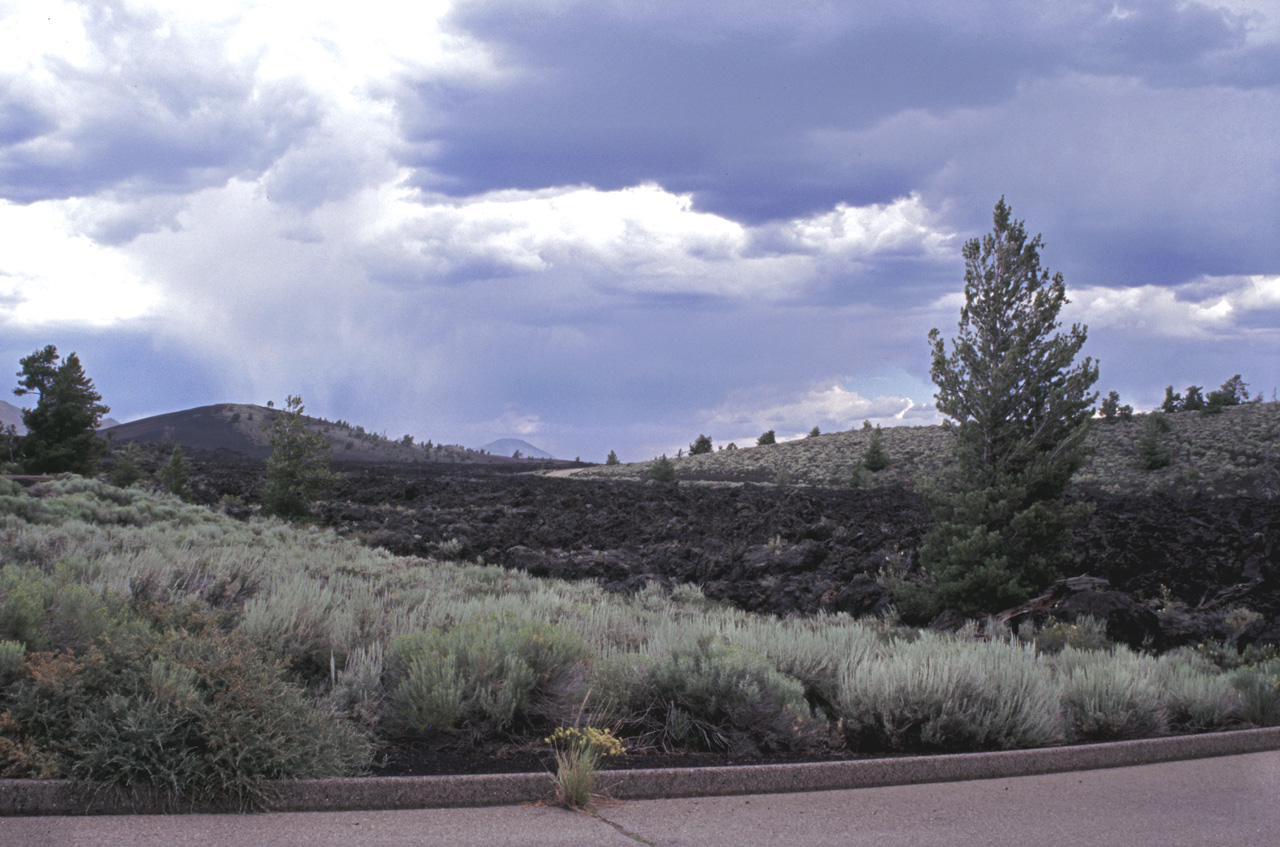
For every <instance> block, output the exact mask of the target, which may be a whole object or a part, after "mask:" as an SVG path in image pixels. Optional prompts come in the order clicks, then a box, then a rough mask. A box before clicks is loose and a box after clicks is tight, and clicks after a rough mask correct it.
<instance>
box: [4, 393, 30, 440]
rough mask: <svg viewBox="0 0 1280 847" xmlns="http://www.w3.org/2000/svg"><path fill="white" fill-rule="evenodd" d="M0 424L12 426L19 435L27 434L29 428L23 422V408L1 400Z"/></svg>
mask: <svg viewBox="0 0 1280 847" xmlns="http://www.w3.org/2000/svg"><path fill="white" fill-rule="evenodd" d="M0 426H12V427H13V428H14V429H16V430H17V431H18V435H26V432H27V428H26V427H25V426H24V425H23V423H22V409H20V408H18V407H17V406H15V405H13V404H12V403H6V402H5V401H3V400H0Z"/></svg>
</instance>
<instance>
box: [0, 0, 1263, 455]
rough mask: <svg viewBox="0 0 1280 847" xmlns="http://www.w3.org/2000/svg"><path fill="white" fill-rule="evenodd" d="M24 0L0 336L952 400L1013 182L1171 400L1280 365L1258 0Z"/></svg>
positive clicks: (93, 352)
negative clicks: (934, 353)
mask: <svg viewBox="0 0 1280 847" xmlns="http://www.w3.org/2000/svg"><path fill="white" fill-rule="evenodd" d="M217 5H218V8H204V7H191V6H190V4H185V3H179V2H177V0H173V2H170V0H151V2H142V0H137V2H134V0H115V1H114V2H92V3H87V2H86V3H71V2H39V3H36V2H34V0H32V1H31V2H18V3H15V4H10V5H9V6H7V7H6V11H5V12H3V13H0V14H3V15H4V17H3V18H2V19H0V327H3V338H4V342H3V343H0V355H3V356H7V357H8V358H9V359H10V360H11V361H12V362H14V369H15V370H16V362H17V359H18V358H19V357H21V356H24V355H27V354H28V353H29V352H31V350H32V349H35V348H37V347H39V346H43V345H44V344H46V343H56V344H58V345H59V347H60V348H63V349H66V350H71V349H77V350H78V351H79V352H80V354H81V358H82V360H84V361H85V365H86V368H87V369H88V370H89V372H90V374H91V375H92V376H94V377H95V380H96V381H97V383H98V385H99V388H100V389H101V390H102V391H103V393H104V395H105V396H106V399H107V401H108V402H109V403H110V404H111V405H112V407H113V415H114V416H115V417H117V418H119V419H122V420H124V419H128V418H130V417H137V416H141V415H145V414H152V413H157V412H163V411H170V410H173V409H178V408H183V407H186V406H191V405H198V404H202V403H212V402H219V401H248V402H265V401H266V400H267V399H276V400H280V399H282V398H283V397H284V395H286V394H289V393H301V394H302V395H303V397H304V399H305V400H306V401H307V404H308V408H309V410H310V411H312V412H314V413H316V414H321V415H325V416H327V417H330V418H346V419H349V420H352V421H355V422H358V423H362V424H363V425H365V426H366V427H369V428H371V429H374V430H378V431H381V430H386V431H387V432H388V433H389V434H391V435H393V436H398V435H400V434H402V433H406V432H407V433H413V434H414V435H415V436H417V437H419V438H421V439H423V440H425V439H427V438H432V439H434V440H436V441H443V442H462V443H468V444H483V443H485V442H487V441H490V440H492V439H494V438H497V437H502V436H507V435H519V436H520V437H522V438H525V439H526V440H530V441H532V442H534V443H535V444H537V445H538V446H540V447H543V448H544V449H547V450H549V451H551V452H552V453H554V454H556V455H559V456H569V457H572V456H575V455H581V456H582V457H583V458H590V459H597V460H599V459H602V458H603V456H604V454H605V453H607V452H608V451H609V450H610V449H616V450H617V451H618V452H619V454H620V455H621V456H622V457H623V458H624V459H644V458H648V457H650V456H652V455H655V454H657V453H659V452H668V453H671V452H674V451H675V449H677V448H678V447H680V446H683V445H686V444H687V443H688V442H689V441H691V440H692V438H693V437H694V436H696V435H697V434H698V433H699V432H706V433H707V434H708V435H711V436H712V437H713V438H714V439H715V440H716V441H717V443H724V442H727V441H729V440H735V439H736V440H738V441H739V443H742V442H743V441H744V440H745V439H747V438H750V437H754V436H755V435H758V434H759V433H760V432H762V431H763V430H765V429H776V430H777V431H778V433H779V434H780V435H785V436H791V435H800V434H803V433H805V432H807V431H808V430H809V429H810V428H811V427H812V426H815V425H818V426H820V427H821V428H822V429H823V430H824V431H829V430H834V429H842V428H849V427H853V426H857V425H861V423H862V420H864V419H870V420H872V421H873V422H879V423H884V424H886V425H894V424H901V423H928V422H931V421H933V420H936V412H934V411H933V409H932V385H931V383H930V382H929V378H928V354H927V348H926V345H925V335H926V333H927V332H928V330H929V329H930V328H931V327H935V326H936V327H939V328H941V329H942V330H943V332H944V333H947V332H950V331H951V330H952V329H953V328H954V326H955V322H956V320H957V317H958V312H959V306H960V303H961V298H960V291H961V290H962V287H963V281H962V276H963V267H962V262H961V259H960V248H961V245H962V244H963V242H964V241H965V240H966V239H968V238H971V237H975V236H978V235H980V234H981V233H983V232H984V231H986V230H987V229H989V228H990V215H991V208H992V206H993V205H994V203H995V201H996V200H997V199H999V198H1000V197H1002V196H1003V197H1005V198H1006V200H1007V201H1008V202H1009V203H1010V205H1011V206H1012V207H1013V210H1014V214H1015V215H1016V216H1017V217H1019V218H1022V219H1025V220H1026V221H1027V226H1028V228H1029V229H1030V230H1031V231H1033V232H1041V233H1043V235H1044V239H1045V249H1044V250H1043V253H1042V256H1043V259H1044V261H1045V264H1046V265H1047V266H1048V267H1049V268H1050V269H1052V270H1060V271H1062V272H1063V273H1064V275H1065V277H1066V280H1067V285H1068V289H1069V296H1070V297H1071V298H1072V301H1073V302H1072V304H1071V306H1070V307H1069V310H1068V311H1069V313H1068V314H1067V315H1064V318H1066V319H1068V320H1073V321H1082V322H1084V323H1087V324H1088V325H1089V327H1090V333H1089V342H1088V345H1087V349H1086V352H1087V353H1089V354H1090V355H1092V356H1093V357H1094V358H1095V359H1098V360H1100V361H1101V364H1102V382H1101V384H1100V386H1099V387H1100V388H1103V390H1104V391H1105V390H1110V389H1113V388H1114V389H1117V390H1120V391H1121V393H1122V395H1124V396H1125V399H1126V401H1127V402H1132V403H1133V404H1134V405H1135V406H1137V407H1139V408H1143V407H1150V406H1153V405H1155V404H1157V403H1158V402H1159V399H1160V397H1161V396H1162V395H1163V387H1164V385H1166V384H1170V383H1173V384H1175V385H1178V386H1185V385H1187V384H1192V383H1195V384H1201V385H1210V386H1212V385H1216V384H1217V383H1219V382H1221V381H1223V380H1225V379H1226V378H1227V377H1229V376H1231V375H1232V374H1234V373H1241V374H1243V375H1244V378H1245V380H1246V381H1248V382H1251V383H1252V384H1253V385H1254V387H1255V389H1261V390H1263V391H1267V392H1269V391H1270V389H1271V387H1272V385H1273V384H1274V383H1276V382H1277V375H1276V372H1275V362H1276V361H1280V329H1278V328H1280V289H1278V288H1277V286H1278V285H1280V239H1277V238H1276V232H1277V226H1278V223H1280V220H1278V219H1280V172H1278V171H1280V155H1277V147H1276V143H1275V139H1276V138H1278V137H1280V117H1277V116H1280V15H1277V14H1276V13H1275V12H1273V11H1269V10H1266V9H1260V8H1255V4H1250V3H1246V2H1236V0H1231V2H1220V3H1213V4H1209V3H1194V2H1193V3H1184V2H1172V0H1168V1H1167V2H1166V0H1137V1H1136V2H1129V3H1120V4H1116V3H1112V2H1105V3H1103V2H1096V3H1095V2H1073V3H1065V4H1064V3H1025V2H982V3H978V2H962V1H961V0H957V2H950V3H946V4H938V3H933V2H929V3H925V2H893V3H889V2H883V3H876V2H872V3H857V4H830V3H820V2H812V3H806V2H801V3H794V4H787V6H786V8H785V9H783V8H781V7H779V6H778V4H776V3H768V2H752V0H736V2H722V3H695V4H690V3H676V2H662V3H653V2H618V3H609V4H602V3H596V2H572V0H547V2H529V0H520V2H515V0H500V1H498V2H456V3H450V2H437V3H424V4H416V5H415V6H414V7H413V8H412V9H406V8H405V7H403V5H402V4H393V3H383V2H370V3H366V4H360V7H359V8H354V7H348V6H346V5H343V4H333V5H327V4H315V3H309V4H296V5H293V4H282V3H270V4H267V3H258V2H250V1H249V0H246V2H243V3H241V4H239V5H234V4H217Z"/></svg>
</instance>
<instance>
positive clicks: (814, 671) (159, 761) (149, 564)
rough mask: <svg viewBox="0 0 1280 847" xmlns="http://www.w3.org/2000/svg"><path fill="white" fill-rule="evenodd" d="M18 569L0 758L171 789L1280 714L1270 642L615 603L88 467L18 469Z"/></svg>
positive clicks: (225, 791) (14, 507) (1200, 726)
mask: <svg viewBox="0 0 1280 847" xmlns="http://www.w3.org/2000/svg"><path fill="white" fill-rule="evenodd" d="M0 560H2V561H3V562H5V565H4V566H3V567H0V776H61V777H73V778H78V779H83V780H86V781H90V782H93V783H96V784H102V785H115V786H120V787H122V788H125V789H127V790H132V789H137V790H141V789H144V788H150V789H154V790H158V791H160V792H162V793H165V794H167V795H168V796H170V797H172V798H173V799H174V802H175V805H176V804H179V803H185V802H188V801H205V800H221V801H224V802H230V803H233V804H238V805H250V804H252V803H254V802H256V801H257V800H258V799H260V798H261V796H262V793H263V791H265V790H266V788H267V785H268V783H269V781H270V780H272V779H277V778H289V777H298V776H319V775H337V774H342V773H356V772H359V771H360V770H361V769H362V768H364V767H365V766H367V764H368V762H369V760H370V747H371V743H373V742H375V741H381V742H390V741H396V740H403V739H410V740H413V741H415V742H416V741H424V740H430V741H436V742H440V743H444V744H457V745H462V746H471V745H474V744H476V743H482V742H499V743H502V744H505V745H511V744H515V745H525V746H541V745H542V744H543V739H545V738H547V737H554V733H555V730H556V729H557V728H564V727H568V726H587V727H609V728H610V729H611V730H612V731H613V733H614V734H615V735H616V739H617V740H618V741H619V742H620V743H622V744H625V746H626V747H627V749H628V750H630V751H632V753H633V754H641V755H643V753H644V752H645V751H646V750H652V749H667V750H715V751H729V752H732V753H735V754H753V753H791V752H798V751H806V750H814V749H819V748H823V747H826V746H828V745H832V744H847V745H851V746H855V747H857V748H859V749H887V750H914V749H974V748H1007V747H1015V746H1026V745H1040V744H1053V743H1060V742H1063V741H1070V740H1077V739H1079V740H1087V739H1093V738H1111V737H1130V736H1133V735H1136V734H1145V733H1160V732H1169V731H1185V730H1205V729H1219V728H1225V727H1230V726H1238V725H1246V724H1247V723H1253V724H1269V723H1276V722H1280V660H1276V659H1275V657H1274V654H1273V653H1271V654H1268V653H1266V652H1265V651H1258V650H1256V649H1251V648H1246V649H1245V650H1243V651H1237V650H1236V649H1235V648H1234V647H1230V646H1226V645H1217V646H1210V647H1207V648H1205V649H1203V650H1199V651H1191V650H1184V651H1179V652H1177V653H1173V654H1169V655H1168V656H1165V657H1161V658H1159V659H1154V658H1152V657H1149V656H1143V655H1139V654H1135V653H1133V652H1132V651H1129V650H1127V649H1126V648H1123V647H1117V646H1115V645H1112V644H1110V643H1108V642H1106V640H1105V637H1104V634H1103V632H1102V629H1101V627H1100V626H1098V625H1097V624H1093V623H1091V622H1088V621H1084V622H1078V623H1076V624H1069V625H1068V624H1049V625H1047V626H1045V627H1043V628H1041V629H1039V630H1034V629H1031V628H1027V629H1026V630H1024V631H1021V632H1019V634H1018V638H1016V639H1015V638H1014V637H1013V636H1011V634H1010V633H1008V631H1007V630H1003V631H1002V630H1001V629H1000V628H999V627H998V626H989V627H987V632H986V634H980V633H978V631H977V630H976V629H971V630H966V631H962V632H961V633H958V634H955V635H943V634H938V633H932V632H915V631H913V630H906V629H902V628H899V627H895V626H892V625H890V624H888V623H886V622H883V621H854V620H852V619H850V618H848V617H847V616H843V615H834V616H818V617H813V618H806V619H797V620H775V619H771V618H765V617H760V616H755V615H750V614H747V613H745V612H741V611H738V610H734V609H731V608H727V607H723V606H719V605H717V604H715V603H713V602H711V601H708V600H707V599H706V598H705V597H703V596H702V595H701V593H700V592H699V591H698V589H696V588H694V587H691V586H679V587H676V588H674V589H671V590H662V589H660V588H658V587H657V586H650V587H649V588H647V589H645V590H643V591H640V592H638V593H637V594H635V595H633V596H631V597H625V598H623V597H617V596H612V595H607V594H605V593H604V592H603V591H602V590H601V589H600V588H599V587H598V586H596V585H594V584H591V583H562V582H555V581H551V580H539V579H535V578H533V577H530V576H528V575H527V574H523V573H517V572H510V571H504V570H502V569H500V568H496V567H491V566H490V567H484V566H478V565H466V564H459V563H453V562H444V561H436V560H419V559H405V558H397V557H393V556H390V555H388V554H386V553H383V552H379V551H375V550H370V549H367V548H363V547H360V546H358V545H355V544H353V543H349V542H346V541H342V540H341V539H338V538H336V537H335V536H333V535H331V534H329V533H323V532H317V531H315V530H308V529H300V528H296V527H293V526H291V525H288V524H285V523H282V522H279V521H274V520H258V519H254V520H252V521H250V522H248V523H241V522H237V521H233V520H231V519H228V518H225V517H224V516H220V515H217V514H215V513H212V512H209V511H206V510H202V509H199V508H196V507H193V506H189V505H187V504H184V503H182V502H181V501H179V500H178V499H177V498H174V497H172V496H168V495H155V494H147V493H146V492H141V491H138V490H135V489H128V490H121V489H116V488H112V487H110V486H107V485H104V484H101V483H97V482H93V481H86V480H76V479H66V480H58V481H55V482H52V483H48V484H45V485H43V486H42V487H41V488H40V489H38V490H30V491H28V490H24V489H20V488H17V487H15V486H12V485H10V484H8V483H5V482H3V481H0ZM1232 619H1233V620H1236V619H1238V620H1237V624H1238V626H1239V627H1246V626H1248V625H1249V621H1248V616H1247V615H1246V614H1243V613H1241V614H1237V615H1235V616H1234V617H1233V618H1232ZM566 737H567V736H566ZM371 739H372V741H371ZM569 747H574V745H573V744H570V745H569ZM575 749H576V748H575ZM567 750H568V748H566V751H567ZM562 752H563V751H562ZM578 784H579V785H581V784H583V783H582V782H581V781H579V783H578Z"/></svg>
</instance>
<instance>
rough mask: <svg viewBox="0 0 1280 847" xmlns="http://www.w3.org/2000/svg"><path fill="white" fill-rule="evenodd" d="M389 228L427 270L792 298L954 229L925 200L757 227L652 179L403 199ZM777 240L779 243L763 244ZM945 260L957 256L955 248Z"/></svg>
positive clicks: (925, 248)
mask: <svg viewBox="0 0 1280 847" xmlns="http://www.w3.org/2000/svg"><path fill="white" fill-rule="evenodd" d="M402 200H403V203H402V204H401V205H400V207H399V210H398V211H397V212H396V213H394V214H392V215H389V216H388V220H390V221H393V222H394V224H393V225H391V226H386V227H380V228H379V229H381V238H382V240H383V241H384V242H385V245H386V249H388V250H391V249H401V250H403V251H404V259H405V260H406V261H408V262H411V263H414V264H417V265H418V266H419V267H420V270H421V272H422V273H424V274H435V275H439V276H448V275H453V274H458V273H472V274H475V273H477V272H476V271H475V270H474V269H475V268H477V267H481V268H488V269H490V271H491V272H492V273H495V274H498V275H505V274H533V275H551V274H567V275H569V276H570V277H573V278H575V279H586V280H589V284H590V285H591V286H592V287H595V288H597V289H600V290H605V291H622V292H628V293H643V294H696V295H710V296H717V297H729V298H751V299H759V298H765V299H783V298H787V297H793V296H796V295H798V294H800V293H802V292H803V291H804V290H805V289H806V288H807V287H809V286H811V285H812V284H814V283H815V282H816V281H817V280H818V278H819V277H820V275H821V274H820V271H821V267H822V265H823V264H824V263H826V262H827V261H829V260H833V259H837V260H845V259H850V258H852V259H857V260H859V261H863V262H870V261H873V260H875V259H876V258H884V257H886V256H899V255H904V254H905V255H915V256H921V257H923V258H927V259H937V258H938V257H939V256H941V255H942V250H941V246H942V245H943V244H945V243H946V242H947V241H948V240H949V239H950V237H951V236H950V235H949V234H946V233H943V232H940V231H939V230H937V229H936V228H934V227H933V225H932V224H931V221H930V217H931V216H930V215H929V212H928V210H927V209H926V208H925V207H924V205H923V203H922V201H921V200H920V198H918V197H909V198H901V199H900V200H897V201H895V202H893V203H890V204H883V205H872V206H867V207H851V206H848V205H845V204H841V205H840V206H838V207H837V208H836V209H834V210H833V211H831V212H829V213H825V214H822V215H818V216H815V217H812V218H806V219H801V220H796V221H793V222H790V223H787V224H782V225H776V224H770V225H765V226H761V227H755V228H753V227H748V226H745V225H743V224H740V223H738V222H736V221H732V220H730V219H728V218H725V217H723V216H720V215H715V214H711V213H708V212H700V211H698V210H696V209H695V208H694V206H693V199H692V197H691V196H690V195H688V194H676V193H672V192H669V191H666V190H665V189H663V188H662V187H661V186H658V185H654V184H645V185H637V186H632V187H629V188H623V189H619V190H615V191H604V190H599V189H596V188H593V187H590V186H574V187H563V188H547V189H541V190H536V191H515V190H510V191H501V192H492V193H488V194H483V195H479V196H476V197H470V198H464V199H459V200H453V199H448V198H440V197H431V196H428V195H424V196H422V197H421V198H420V201H419V202H417V203H413V202H412V201H411V198H409V197H407V196H405V197H403V198H402ZM766 245H768V246H769V247H771V248H772V249H768V250H766V249H764V248H765V246H766ZM948 258H950V257H949V256H948Z"/></svg>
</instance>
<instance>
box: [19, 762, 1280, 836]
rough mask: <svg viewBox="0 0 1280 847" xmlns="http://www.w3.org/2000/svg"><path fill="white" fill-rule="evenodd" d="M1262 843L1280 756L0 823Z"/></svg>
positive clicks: (131, 832)
mask: <svg viewBox="0 0 1280 847" xmlns="http://www.w3.org/2000/svg"><path fill="white" fill-rule="evenodd" d="M638 843H640V844H651V845H660V847H680V846H681V845H689V847H692V845H697V847H721V845H723V847H742V845H751V844H779V845H786V847H816V845H842V847H857V845H875V847H897V845H902V847H908V845H909V847H935V845H936V847H943V845H945V847H959V845H968V844H981V845H989V847H1006V845H1007V847H1026V845H1027V844H1044V845H1053V846H1054V847H1141V846H1142V845H1152V847H1183V845H1185V847H1192V845H1195V847H1201V845H1214V847H1245V845H1248V847H1260V846H1261V845H1280V751H1276V752H1267V753H1251V754H1248V755H1244V756H1223V757H1219V758H1213V759H1195V760H1189V761H1180V762H1167V763H1163V764H1158V765H1143V766H1139V767H1129V768H1114V769H1110V770H1095V771H1077V772H1073V773H1061V774H1051V775H1046V776H1025V777H1016V778H1012V779H992V780H978V781H972V782H953V783H934V784H928V785H904V786H893V787H887V788H862V789H855V790H851V791H822V792H813V793H807V794H768V795H753V796H745V797H714V798H701V799H684V800H649V801H636V802H629V803H624V804H617V805H613V806H606V807H604V808H602V809H600V810H599V811H598V812H597V814H596V816H591V815H586V814H579V813H574V812H568V811H564V810H561V809H555V808H547V807H542V806H504V807H491V808H479V809H477V808H470V809H425V810H419V811H399V812H318V813H293V814H263V815H175V816H133V817H128V816H120V817H65V818H63V817H57V818H55V817H37V818H6V819H0V847H11V845H12V847H79V845H86V847H87V845H93V847H117V845H119V847H125V845H127V847H161V845H164V847H184V845H218V847H259V845H272V847H277V845H278V847H331V845H332V847H372V845H435V844H440V845H448V847H504V845H556V847H571V845H594V847H615V845H616V847H635V845H636V844H638Z"/></svg>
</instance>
